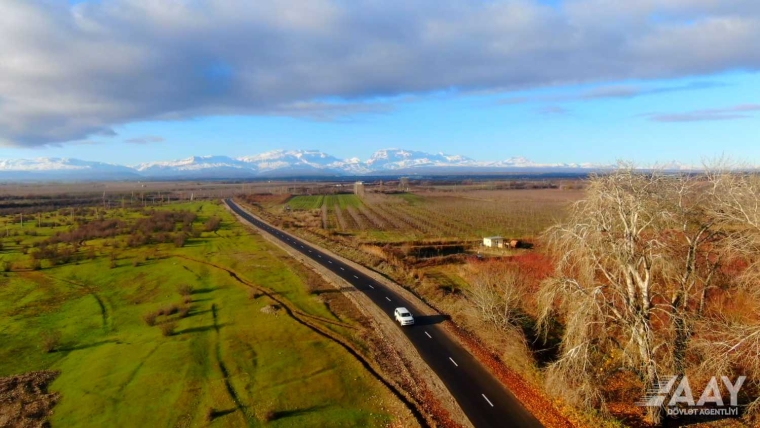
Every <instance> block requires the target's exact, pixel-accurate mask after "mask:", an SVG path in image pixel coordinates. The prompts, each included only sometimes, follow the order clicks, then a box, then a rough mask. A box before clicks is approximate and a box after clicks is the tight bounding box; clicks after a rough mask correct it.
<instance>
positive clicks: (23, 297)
mask: <svg viewBox="0 0 760 428" xmlns="http://www.w3.org/2000/svg"><path fill="white" fill-rule="evenodd" d="M156 212H168V213H173V214H172V215H173V217H172V216H169V217H166V216H167V215H168V214H167V215H163V214H156ZM162 216H163V217H162ZM193 217H194V219H193V220H192V221H190V220H189V219H190V218H193ZM146 218H149V219H154V218H159V219H161V218H163V219H164V220H165V219H166V218H170V219H171V220H169V221H172V223H171V227H172V228H173V230H171V231H168V232H166V231H157V230H153V232H154V233H155V235H154V236H158V238H157V239H156V240H148V241H147V242H142V241H139V239H137V238H135V236H142V235H141V234H140V232H139V230H137V229H135V228H136V226H135V225H137V224H143V226H145V223H144V222H145V219H146ZM2 220H4V223H5V225H4V226H5V228H6V233H5V234H6V236H5V237H3V238H2V243H3V251H2V253H0V254H1V255H2V263H3V266H2V267H3V270H4V271H5V272H3V273H2V276H0V341H1V342H2V343H3V346H2V347H1V348H0V376H10V375H15V374H20V373H26V372H32V371H40V370H56V371H60V375H59V376H58V377H57V379H56V380H55V381H54V382H53V383H52V385H51V386H50V389H51V391H53V392H57V393H60V395H61V399H60V401H59V402H58V404H57V405H56V406H55V407H54V409H53V415H52V419H51V423H52V425H53V426H105V425H119V424H123V423H124V421H129V424H130V425H134V426H167V425H173V426H198V425H203V426H206V425H208V424H209V423H211V424H212V425H215V426H264V425H266V426H315V427H318V426H326V425H331V426H387V425H388V424H390V423H393V422H395V423H402V424H405V425H406V424H413V423H414V420H413V419H412V420H411V421H410V420H405V421H399V420H398V417H399V416H398V415H405V414H408V413H409V412H408V411H406V409H405V408H404V407H403V405H402V404H401V402H400V401H398V400H397V399H396V398H395V396H394V395H393V394H392V392H391V391H389V390H388V389H386V388H385V387H384V386H383V385H382V383H381V382H380V381H378V380H377V379H376V378H375V377H374V376H373V375H372V374H371V373H369V372H368V371H367V370H365V369H364V368H363V367H362V365H361V363H360V362H359V361H357V360H356V359H355V357H353V356H352V355H351V354H350V353H348V352H347V351H346V350H345V349H343V348H342V347H341V346H340V345H339V344H337V343H335V342H333V341H331V340H330V339H328V338H327V337H324V336H323V335H321V334H318V333H317V332H316V331H314V330H313V329H310V328H308V327H307V326H306V325H304V324H303V323H301V322H298V320H297V319H295V318H294V317H292V316H288V313H289V312H288V311H286V310H285V309H286V308H282V304H281V303H279V302H285V304H287V305H289V308H290V311H291V312H292V311H296V312H297V313H299V314H302V316H303V317H309V319H311V320H314V322H316V323H320V325H321V326H322V327H323V328H324V329H326V330H329V331H331V332H332V333H334V334H336V335H342V336H345V337H348V336H351V337H354V336H356V335H355V329H356V328H357V325H358V323H357V321H356V320H354V319H353V318H351V317H350V316H347V315H345V314H342V313H339V312H336V311H335V310H334V309H333V308H332V307H331V305H330V304H329V303H326V302H325V301H324V299H317V298H315V295H314V294H312V293H310V292H309V286H308V284H307V282H308V281H309V280H308V278H307V277H306V276H305V275H304V273H303V272H301V271H300V270H299V268H297V267H292V266H291V265H289V263H291V262H290V259H289V257H288V256H287V255H285V254H284V253H281V252H280V251H279V250H277V249H275V248H274V247H272V246H271V245H270V244H268V243H267V242H265V241H263V240H262V239H261V238H260V237H258V235H252V234H249V233H248V232H247V231H246V230H245V229H244V228H243V227H242V226H240V225H239V224H238V223H237V222H236V221H235V220H234V219H233V218H232V216H231V215H230V214H228V213H227V212H226V211H225V210H224V209H223V208H222V207H221V206H219V205H218V204H215V203H211V202H208V201H207V202H202V203H201V202H196V203H183V204H171V205H167V206H164V207H160V208H157V209H156V210H155V211H152V210H147V211H140V210H131V209H126V210H121V209H113V210H102V209H101V210H99V211H97V212H96V211H94V210H92V209H88V210H81V211H77V212H74V213H73V214H71V215H70V217H67V216H66V215H65V212H52V213H47V214H44V215H41V216H40V217H38V218H33V217H32V218H29V219H28V220H25V224H24V227H23V229H22V228H21V226H20V223H19V222H17V221H16V219H15V218H14V217H9V216H6V217H3V218H2ZM141 220H142V221H143V223H140V221H141ZM80 223H92V224H94V225H97V227H95V226H93V231H91V232H92V234H91V235H89V236H86V237H85V238H84V239H81V240H80V238H81V236H78V235H76V236H72V237H70V238H71V239H66V237H67V235H66V233H74V232H75V231H76V224H80ZM116 223H118V224H119V226H113V225H114V224H116ZM46 224H48V225H49V226H46ZM40 225H41V226H40ZM109 225H110V226H109ZM146 227H149V226H146ZM113 228H117V229H118V230H119V231H120V232H118V233H117V232H112V229H113ZM136 230H137V231H136ZM183 230H184V232H183ZM56 232H59V233H60V234H61V235H60V236H59V237H58V238H57V239H53V240H52V241H54V243H51V239H50V238H56V237H55V234H56ZM180 232H182V233H180ZM185 232H186V233H185ZM183 233H184V234H186V235H187V236H190V237H188V238H187V239H186V240H182V239H178V236H180V235H182V234H183ZM162 234H163V235H162ZM95 235H98V236H95ZM183 236H184V235H183ZM44 241H47V242H46V243H44V244H43V242H44ZM43 252H44V254H42V255H41V254H40V253H43ZM35 254H36V255H35ZM275 299H277V300H275ZM402 418H403V416H402Z"/></svg>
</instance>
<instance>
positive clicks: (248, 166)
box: [0, 149, 691, 180]
mask: <svg viewBox="0 0 760 428" xmlns="http://www.w3.org/2000/svg"><path fill="white" fill-rule="evenodd" d="M614 167H615V166H614V165H600V164H574V163H569V164H565V163H561V164H541V163H535V162H532V161H530V160H528V159H525V158H523V157H513V158H509V159H505V160H496V161H476V160H474V159H471V158H468V157H465V156H461V155H448V154H444V153H437V154H430V153H425V152H420V151H414V150H402V149H384V150H379V151H377V152H375V153H374V154H373V155H372V156H371V157H370V158H369V159H367V160H361V159H359V158H350V159H339V158H336V157H335V156H331V155H329V154H326V153H323V152H320V151H317V150H274V151H270V152H266V153H261V154H258V155H253V156H243V157H238V158H232V157H229V156H192V157H189V158H186V159H179V160H173V161H164V162H146V163H141V164H138V165H133V166H124V165H117V164H110V163H104V162H90V161H83V160H79V159H70V158H35V159H0V179H9V180H35V179H39V180H45V179H47V180H53V179H56V180H58V179H71V180H108V179H113V180H125V179H215V178H219V179H222V178H257V177H286V176H291V177H293V176H341V175H342V176H346V175H348V176H353V175H378V176H382V175H400V174H415V173H419V174H435V173H446V174H451V173H463V174H464V173H468V174H477V173H479V172H487V173H497V172H519V171H524V172H572V171H577V172H584V171H587V170H600V169H609V168H614ZM666 168H667V169H672V170H684V169H691V168H690V167H688V166H685V165H682V164H679V163H677V162H672V163H669V164H667V165H666Z"/></svg>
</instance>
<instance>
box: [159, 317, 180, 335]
mask: <svg viewBox="0 0 760 428" xmlns="http://www.w3.org/2000/svg"><path fill="white" fill-rule="evenodd" d="M160 328H161V335H163V336H164V337H169V336H173V335H174V331H175V330H176V329H177V323H176V322H174V321H169V322H165V323H163V324H161V327H160Z"/></svg>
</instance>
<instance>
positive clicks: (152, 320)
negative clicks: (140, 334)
mask: <svg viewBox="0 0 760 428" xmlns="http://www.w3.org/2000/svg"><path fill="white" fill-rule="evenodd" d="M156 318H158V313H157V312H148V313H147V314H145V315H143V320H145V324H148V325H149V326H151V327H153V326H154V325H156Z"/></svg>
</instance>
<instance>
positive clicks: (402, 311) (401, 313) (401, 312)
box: [393, 307, 414, 325]
mask: <svg viewBox="0 0 760 428" xmlns="http://www.w3.org/2000/svg"><path fill="white" fill-rule="evenodd" d="M393 316H394V317H395V318H396V321H398V323H399V324H401V325H412V324H414V317H413V316H412V313H411V312H409V311H408V310H407V309H406V308H404V307H401V308H396V310H395V311H393Z"/></svg>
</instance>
